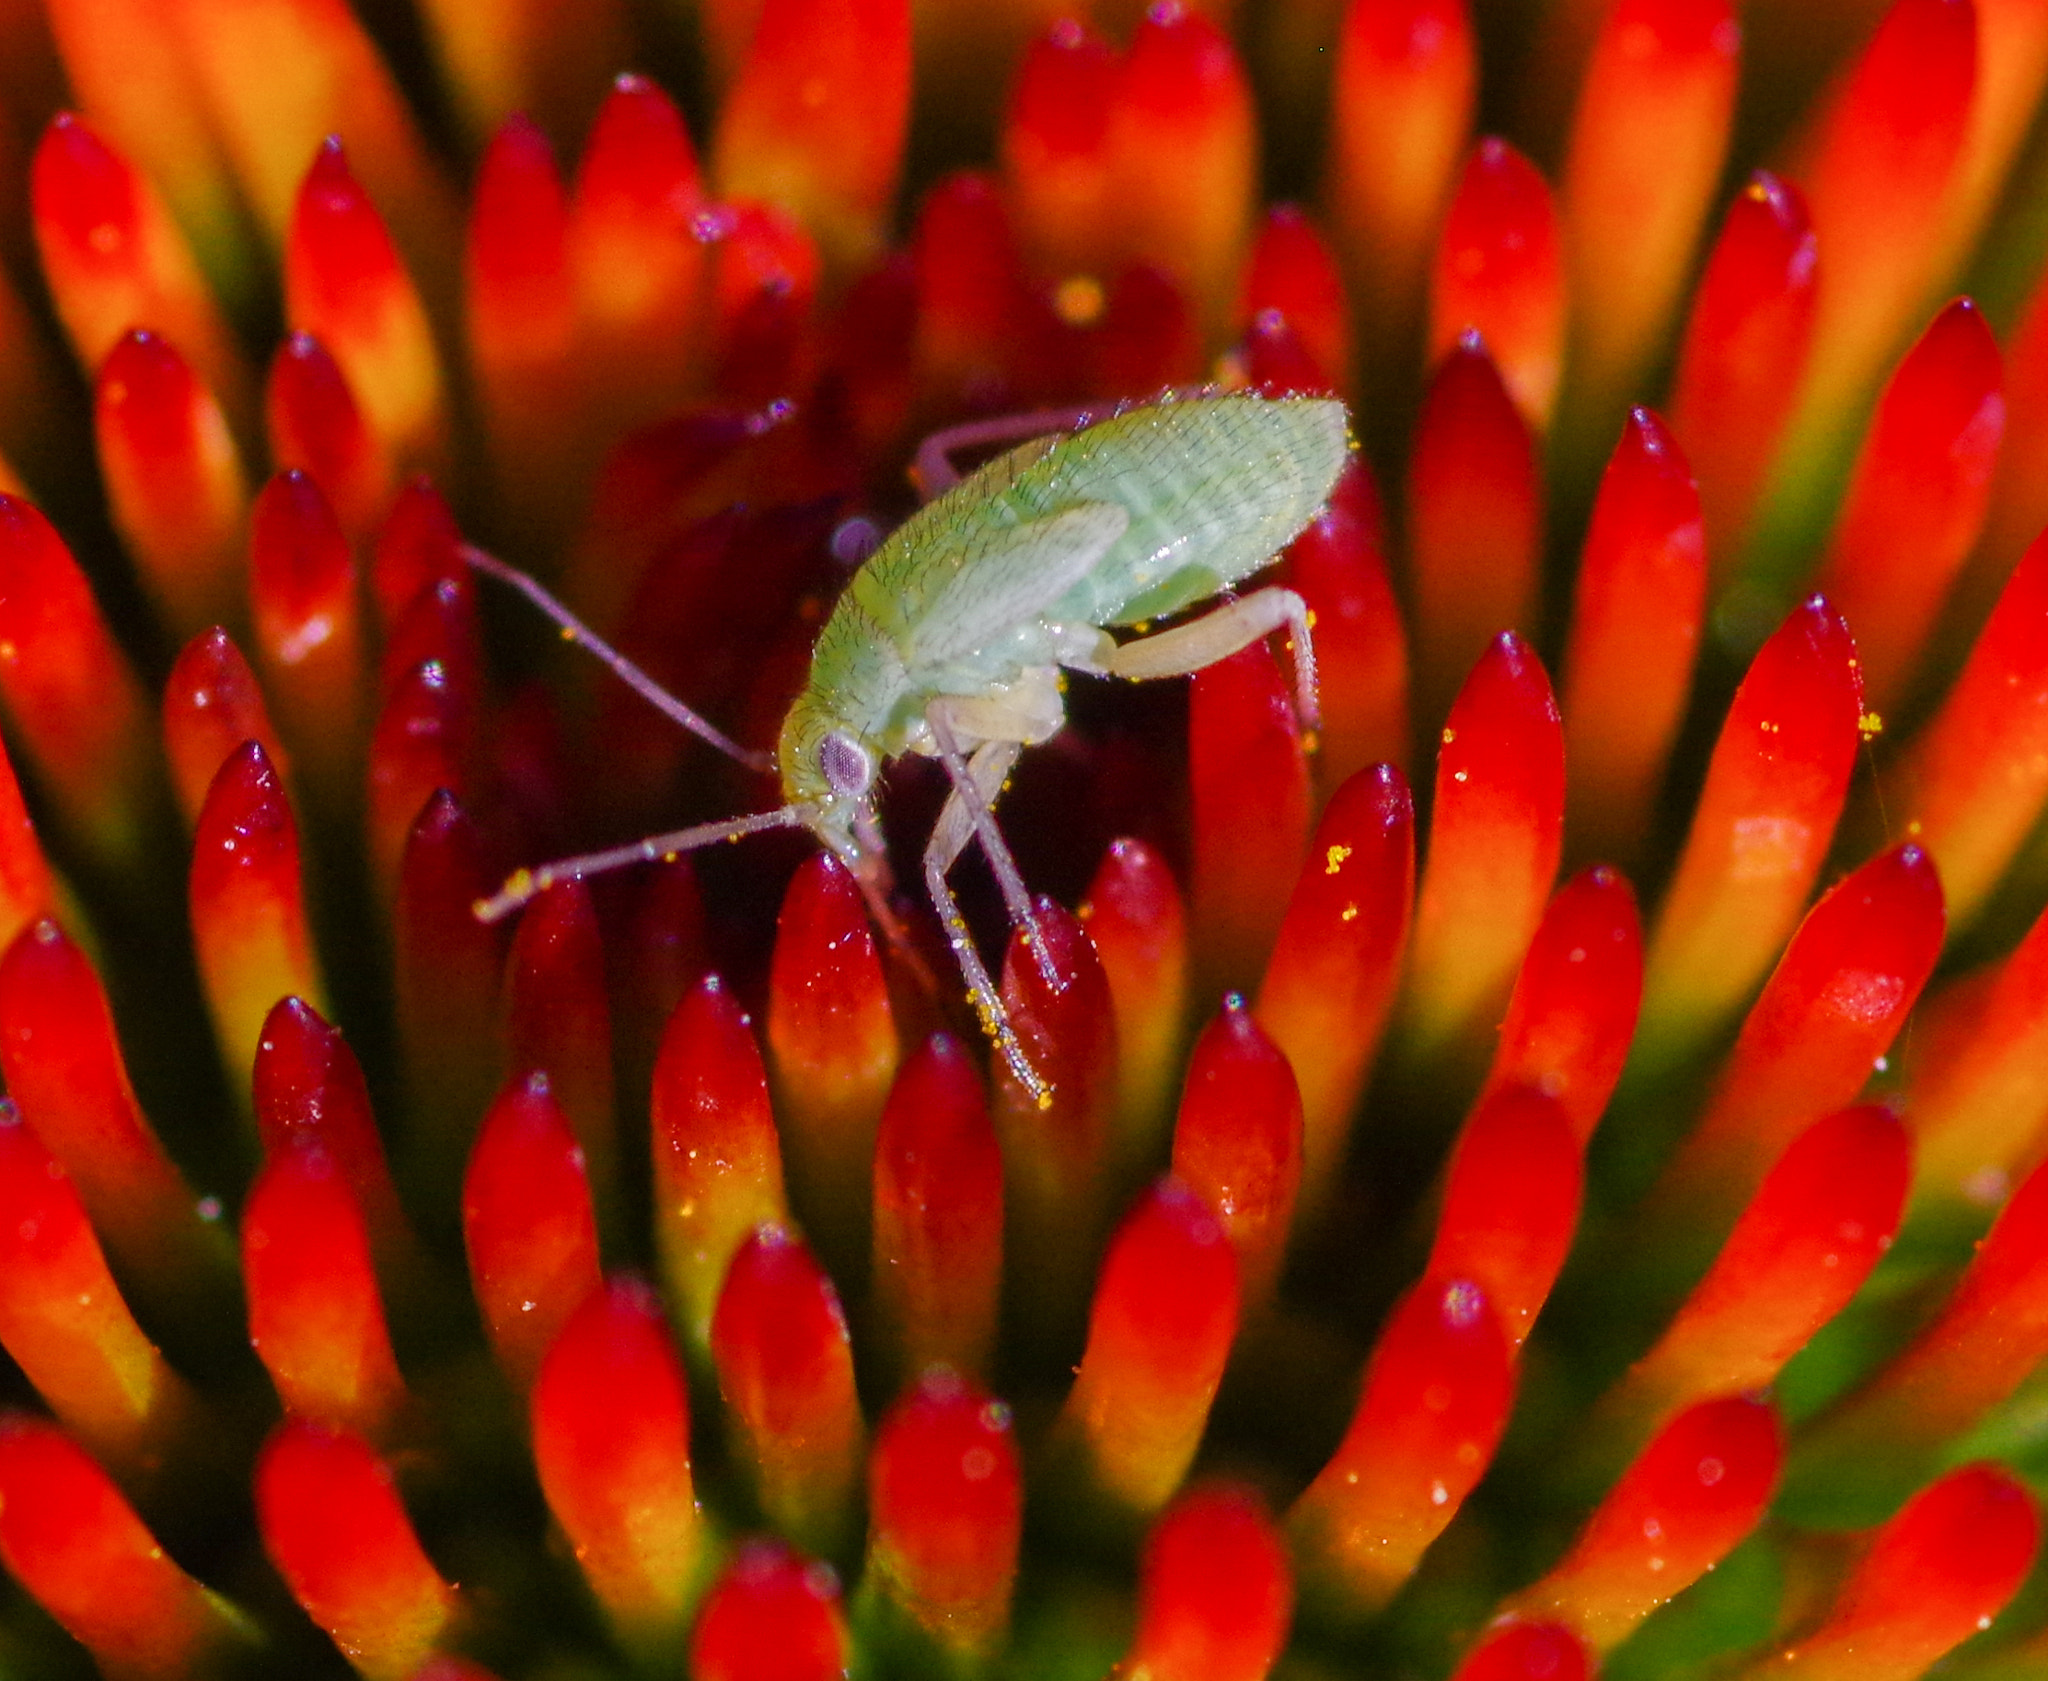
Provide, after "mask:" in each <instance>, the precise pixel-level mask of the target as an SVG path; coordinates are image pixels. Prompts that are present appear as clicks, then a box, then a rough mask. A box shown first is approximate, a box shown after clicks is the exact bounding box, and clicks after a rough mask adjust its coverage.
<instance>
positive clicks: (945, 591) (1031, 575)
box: [916, 502, 1130, 663]
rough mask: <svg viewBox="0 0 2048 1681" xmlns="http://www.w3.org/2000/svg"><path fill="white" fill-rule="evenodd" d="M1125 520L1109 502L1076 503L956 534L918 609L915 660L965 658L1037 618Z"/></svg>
mask: <svg viewBox="0 0 2048 1681" xmlns="http://www.w3.org/2000/svg"><path fill="white" fill-rule="evenodd" d="M1129 524H1130V515H1129V514H1128V513H1127V512H1125V510H1124V509H1122V508H1120V507H1118V506H1117V505H1116V504H1115V503H1114V502H1083V503H1081V504H1079V505H1078V506H1076V507H1072V508H1063V509H1061V510H1060V511H1059V512H1058V513H1056V514H1048V515H1046V516H1045V517H1044V518H1043V519H1034V520H1028V521H1026V522H1025V523H1024V524H1022V525H1013V526H1009V527H1006V528H1004V529H1002V530H1000V531H997V532H995V533H993V534H991V535H986V536H979V537H975V538H973V539H965V540H962V541H961V543H960V546H959V548H958V550H957V555H956V556H949V557H948V559H949V561H950V566H949V568H948V570H949V573H950V575H949V576H947V577H946V578H945V581H944V582H943V583H941V584H940V585H939V586H938V587H937V588H936V589H935V590H933V592H932V593H931V595H930V596H929V597H928V598H927V599H926V601H925V603H924V606H923V610H922V611H921V613H920V614H919V616H918V621H917V628H916V657H917V659H918V660H920V661H928V662H932V663H939V662H943V661H946V660H952V659H962V658H966V657H968V656H970V655H973V654H975V653H978V652H979V651H980V650H982V649H983V648H985V647H986V646H987V645H988V644H989V643H991V642H993V641H994V640H996V639H997V638H999V637H1001V636H1003V635H1004V634H1005V633H1007V632H1009V631H1011V630H1014V629H1015V628H1016V627H1017V626H1018V625H1020V624H1023V623H1026V622H1028V621H1029V620H1031V619H1033V618H1036V617H1037V616H1038V615H1039V614H1040V613H1042V612H1044V611H1045V609H1046V608H1048V607H1050V606H1051V605H1052V604H1053V603H1054V602H1055V601H1057V600H1058V599H1059V598H1060V597H1061V596H1062V595H1064V594H1066V592H1067V591H1068V590H1069V589H1071V588H1072V587H1073V586H1074V585H1075V584H1076V583H1078V582H1079V581H1080V580H1081V579H1083V578H1085V577H1087V575H1088V574H1089V573H1090V572H1092V571H1093V570H1094V569H1095V566H1096V564H1097V563H1098V562H1099V561H1100V560H1101V559H1102V557H1103V556H1104V555H1105V554H1107V553H1108V552H1109V548H1110V546H1111V545H1112V544H1113V543H1115V542H1116V540H1117V539H1118V538H1119V537H1121V536H1122V535H1123V534H1124V529H1125V527H1126V526H1128V525H1129ZM934 570H936V569H934Z"/></svg>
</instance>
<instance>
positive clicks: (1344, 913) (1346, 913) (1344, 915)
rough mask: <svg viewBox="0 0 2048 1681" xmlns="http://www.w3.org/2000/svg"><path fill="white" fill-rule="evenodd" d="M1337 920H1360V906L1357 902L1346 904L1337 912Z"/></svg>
mask: <svg viewBox="0 0 2048 1681" xmlns="http://www.w3.org/2000/svg"><path fill="white" fill-rule="evenodd" d="M1337 920H1338V921H1339V922H1356V921H1357V920H1358V906H1357V905H1356V904H1355V903H1354V904H1349V905H1346V906H1345V907H1344V908H1343V909H1342V910H1341V911H1339V912H1338V913H1337Z"/></svg>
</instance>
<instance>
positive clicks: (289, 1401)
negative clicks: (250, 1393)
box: [242, 1144, 405, 1442]
mask: <svg viewBox="0 0 2048 1681" xmlns="http://www.w3.org/2000/svg"><path fill="white" fill-rule="evenodd" d="M242 1277H243V1281H244V1284H245V1287H246V1289H247V1291H248V1297H249V1341H250V1343H251V1345H252V1346H254V1348H255V1350H256V1353H257V1356H258V1358H260V1359H261V1360H262V1362H263V1365H264V1369H265V1370H266V1371H268V1372H269V1373H270V1381H271V1382H272V1383H273V1384H274V1385H275V1386H276V1388H277V1393H278V1398H279V1400H281V1401H282V1402H283V1403H284V1407H285V1410H286V1411H287V1412H289V1413H291V1414H293V1415H295V1416H296V1417H299V1418H303V1419H306V1420H309V1421H310V1422H313V1423H316V1424H324V1425H329V1426H332V1427H333V1428H335V1429H339V1430H349V1431H353V1432H354V1433H355V1434H357V1435H359V1436H361V1437H363V1438H364V1439H365V1440H366V1441H372V1442H387V1441H388V1440H389V1439H390V1437H391V1435H392V1433H393V1430H394V1428H395V1427H396V1425H397V1423H398V1418H399V1412H400V1410H401V1408H403V1406H404V1404H405V1383H404V1380H403V1379H402V1378H401V1377H400V1376H399V1372H398V1361H397V1357H396V1356H395V1355H394V1354H393V1353H392V1351H391V1335H390V1332H389V1330H388V1328H387V1326H386V1324H385V1317H384V1304H383V1299H382V1297H381V1296H380V1295H379V1294H378V1290H377V1278H376V1273H375V1271H374V1270H373V1269H372V1266H371V1263H370V1239H369V1231H368V1228H367V1226H366V1225H365V1223H364V1218H363V1207H362V1204H361V1203H360V1202H359V1201H358V1200H357V1198H356V1195H355V1192H354V1191H353V1189H352V1188H351V1187H350V1185H349V1183H348V1181H347V1179H346V1177H345V1176H344V1174H343V1172H342V1169H341V1166H340V1164H339V1163H337V1162H336V1161H335V1160H334V1159H333V1157H331V1156H329V1155H328V1154H327V1153H326V1151H324V1150H322V1149H320V1148H319V1147H318V1146H315V1145H309V1144H297V1145H292V1146H287V1147H286V1148H284V1149H281V1150H274V1151H272V1152H271V1153H270V1155H269V1158H268V1160H267V1161H266V1162H265V1164H264V1167H263V1170H262V1172H260V1173H259V1174H258V1175H257V1177H256V1182H255V1184H254V1185H253V1186H251V1187H250V1190H249V1196H248V1200H247V1201H246V1202H245V1203H244V1205H243V1208H242Z"/></svg>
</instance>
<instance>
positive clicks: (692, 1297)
mask: <svg viewBox="0 0 2048 1681" xmlns="http://www.w3.org/2000/svg"><path fill="white" fill-rule="evenodd" d="M651 1129H652V1132H653V1140H652V1143H653V1154H654V1185H655V1204H654V1206H655V1228H654V1235H655V1241H656V1243H657V1245H658V1246H659V1249H660V1252H661V1265H662V1272H663V1276H664V1278H665V1279H666V1281H667V1283H668V1287H669V1290H670V1292H671V1295H672V1297H673V1299H674V1300H676V1301H677V1302H678V1303H680V1304H681V1308H682V1329H683V1335H684V1338H685V1340H686V1341H687V1342H688V1343H689V1345H690V1346H691V1348H693V1349H694V1350H696V1351H697V1352H699V1353H702V1352H703V1351H704V1349H705V1348H706V1347H708V1342H709V1337H710V1334H711V1315H712V1310H713V1309H714V1308H715V1307H716V1306H717V1302H718V1292H719V1287H720V1286H721V1285H722V1284H723V1283H724V1282H725V1274H726V1268H727V1266H728V1264H729V1263H730V1262H731V1260H732V1256H733V1252H734V1251H735V1250H737V1249H738V1248H739V1247H740V1246H741V1244H743V1243H744V1242H746V1240H747V1238H748V1236H749V1235H750V1234H751V1233H752V1232H753V1230H754V1228H755V1227H757V1226H765V1225H771V1224H781V1223H785V1222H787V1220H788V1218H789V1206H788V1203H787V1201H786V1200H785V1198H784V1196H783V1190H782V1153H781V1148H780V1146H779V1144H778V1143H777V1139H776V1132H775V1117H774V1115H773V1114H772V1113H771V1112H770V1110H769V1105H768V1076H767V1073H766V1071H765V1070H764V1069H763V1067H762V1065H761V1051H760V1047H759V1046H757V1045H756V1044H755V1043H754V1035H753V1031H752V1029H751V1028H750V1026H749V1025H748V1022H747V1016H746V1012H745V1011H744V1010H742V1009H741V1008H740V1006H739V1003H738V1001H737V1000H736V999H735V998H734V997H733V996H732V993H731V992H730V991H729V990H728V989H727V987H726V985H725V983H724V981H722V980H721V979H720V978H719V977H718V976H717V975H706V976H705V977H704V978H703V979H702V980H701V981H699V982H698V983H697V985H696V986H694V987H693V988H691V990H690V991H689V993H688V994H687V995H685V997H684V999H683V1001H682V1003H681V1004H679V1005H677V1006H676V1011H675V1014H674V1015H673V1016H671V1017H670V1018H669V1024H668V1028H667V1031H666V1032H664V1034H663V1035H662V1040H661V1050H660V1053H659V1055H658V1056H657V1058H656V1060H655V1064H654V1094H653V1112H652V1120H651Z"/></svg>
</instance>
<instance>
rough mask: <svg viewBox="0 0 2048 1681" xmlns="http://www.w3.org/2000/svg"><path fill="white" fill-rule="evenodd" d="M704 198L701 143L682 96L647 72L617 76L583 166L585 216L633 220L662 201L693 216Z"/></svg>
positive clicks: (579, 205)
mask: <svg viewBox="0 0 2048 1681" xmlns="http://www.w3.org/2000/svg"><path fill="white" fill-rule="evenodd" d="M702 199H703V188H702V186H701V184H700V181H699V177H698V170H697V154H696V149H695V148H694V147H693V146H692V145H691V143H690V131H689V129H688V128H687V127H686V126H685V125H684V122H683V116H682V112H681V111H680V110H678V109H677V107H676V102H675V101H674V100H673V99H671V98H669V96H668V94H667V93H666V92H664V91H663V89H662V88H661V87H660V85H659V84H658V83H655V82H653V81H650V80H649V79H648V78H647V77H645V76H638V75H634V74H632V73H631V72H630V71H629V72H628V73H626V74H625V75H622V76H619V77H617V78H615V79H614V80H613V82H612V86H611V91H610V92H609V93H608V94H606V95H605V99H604V103H603V104H602V105H601V106H599V107H598V112H597V118H596V120H595V121H594V122H593V123H592V124H591V129H590V140H589V143H588V144H587V145H585V147H584V148H583V156H582V159H581V161H580V163H579V164H578V166H577V176H576V212H577V215H578V217H579V218H580V217H585V216H593V217H602V218H606V219H616V220H617V221H618V222H620V223H621V224H632V223H637V222H640V221H641V219H642V217H643V215H644V214H645V213H646V212H647V211H649V210H653V209H655V208H657V207H665V208H666V209H667V210H668V211H669V212H670V213H671V214H674V213H679V212H680V213H684V214H687V213H688V212H690V211H692V210H694V209H695V208H696V207H697V206H698V205H699V204H700V203H701V202H702Z"/></svg>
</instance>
